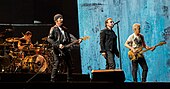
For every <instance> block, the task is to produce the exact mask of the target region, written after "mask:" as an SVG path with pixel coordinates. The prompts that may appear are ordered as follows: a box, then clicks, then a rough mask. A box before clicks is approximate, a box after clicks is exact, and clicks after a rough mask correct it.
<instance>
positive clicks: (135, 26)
mask: <svg viewBox="0 0 170 89" xmlns="http://www.w3.org/2000/svg"><path fill="white" fill-rule="evenodd" d="M139 27H140V24H139V23H135V24H133V27H132V29H133V30H136V29H137V28H139Z"/></svg>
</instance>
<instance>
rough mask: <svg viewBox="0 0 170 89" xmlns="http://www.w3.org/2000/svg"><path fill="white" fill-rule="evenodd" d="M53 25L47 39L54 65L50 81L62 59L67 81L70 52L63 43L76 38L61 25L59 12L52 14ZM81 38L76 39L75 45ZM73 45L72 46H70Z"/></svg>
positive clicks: (69, 77) (69, 72)
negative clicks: (65, 68)
mask: <svg viewBox="0 0 170 89" xmlns="http://www.w3.org/2000/svg"><path fill="white" fill-rule="evenodd" d="M54 22H55V25H54V26H53V27H51V29H50V32H49V35H48V38H47V41H48V42H49V43H51V44H52V47H53V50H52V51H53V56H54V65H53V68H52V72H51V82H55V79H56V74H57V73H58V69H59V64H60V62H61V61H62V60H64V62H65V64H66V66H67V81H69V80H70V79H72V78H71V75H72V71H71V69H72V68H71V67H72V62H71V54H70V49H69V48H66V47H65V45H67V44H69V43H71V42H72V41H75V40H77V39H76V38H75V37H74V36H73V35H71V34H70V33H69V32H68V31H67V28H66V27H63V26H62V24H63V16H62V15H61V14H56V15H55V16H54ZM81 41H82V39H78V42H77V45H79V44H80V43H81ZM72 47H73V46H72Z"/></svg>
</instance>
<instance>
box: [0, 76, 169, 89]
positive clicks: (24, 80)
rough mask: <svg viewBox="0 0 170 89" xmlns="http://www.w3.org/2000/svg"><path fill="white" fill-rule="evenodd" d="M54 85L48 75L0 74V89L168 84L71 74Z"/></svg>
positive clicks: (165, 84) (150, 87)
mask: <svg viewBox="0 0 170 89" xmlns="http://www.w3.org/2000/svg"><path fill="white" fill-rule="evenodd" d="M57 78H58V80H57V81H56V82H55V83H52V82H50V74H23V73H15V74H14V73H1V74H0V87H1V89H35V88H36V89H42V88H43V89H71V88H72V89H97V88H100V89H101V88H102V89H114V88H115V89H120V88H124V89H130V88H131V89H133V88H147V89H155V88H160V89H162V88H169V87H170V83H168V82H146V83H140V82H139V83H134V82H117V81H96V80H95V81H93V80H91V79H90V77H89V75H85V74H78V73H74V74H73V80H72V81H69V82H67V81H66V74H58V76H57Z"/></svg>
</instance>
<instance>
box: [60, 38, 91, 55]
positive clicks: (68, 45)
mask: <svg viewBox="0 0 170 89" xmlns="http://www.w3.org/2000/svg"><path fill="white" fill-rule="evenodd" d="M89 38H90V37H89V36H84V37H82V38H80V39H82V41H83V40H87V39H89ZM78 42H79V40H75V41H73V42H72V43H70V44H67V45H64V49H58V50H59V52H60V56H63V55H65V54H64V52H63V50H65V49H67V48H69V47H71V46H73V45H75V44H77V43H78Z"/></svg>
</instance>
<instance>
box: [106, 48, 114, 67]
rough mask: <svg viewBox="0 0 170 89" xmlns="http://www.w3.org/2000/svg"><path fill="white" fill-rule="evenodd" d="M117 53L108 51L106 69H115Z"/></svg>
mask: <svg viewBox="0 0 170 89" xmlns="http://www.w3.org/2000/svg"><path fill="white" fill-rule="evenodd" d="M114 58H115V55H114V54H113V53H112V52H111V51H107V52H106V57H105V59H106V69H115V68H116V64H115V59H114Z"/></svg>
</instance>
